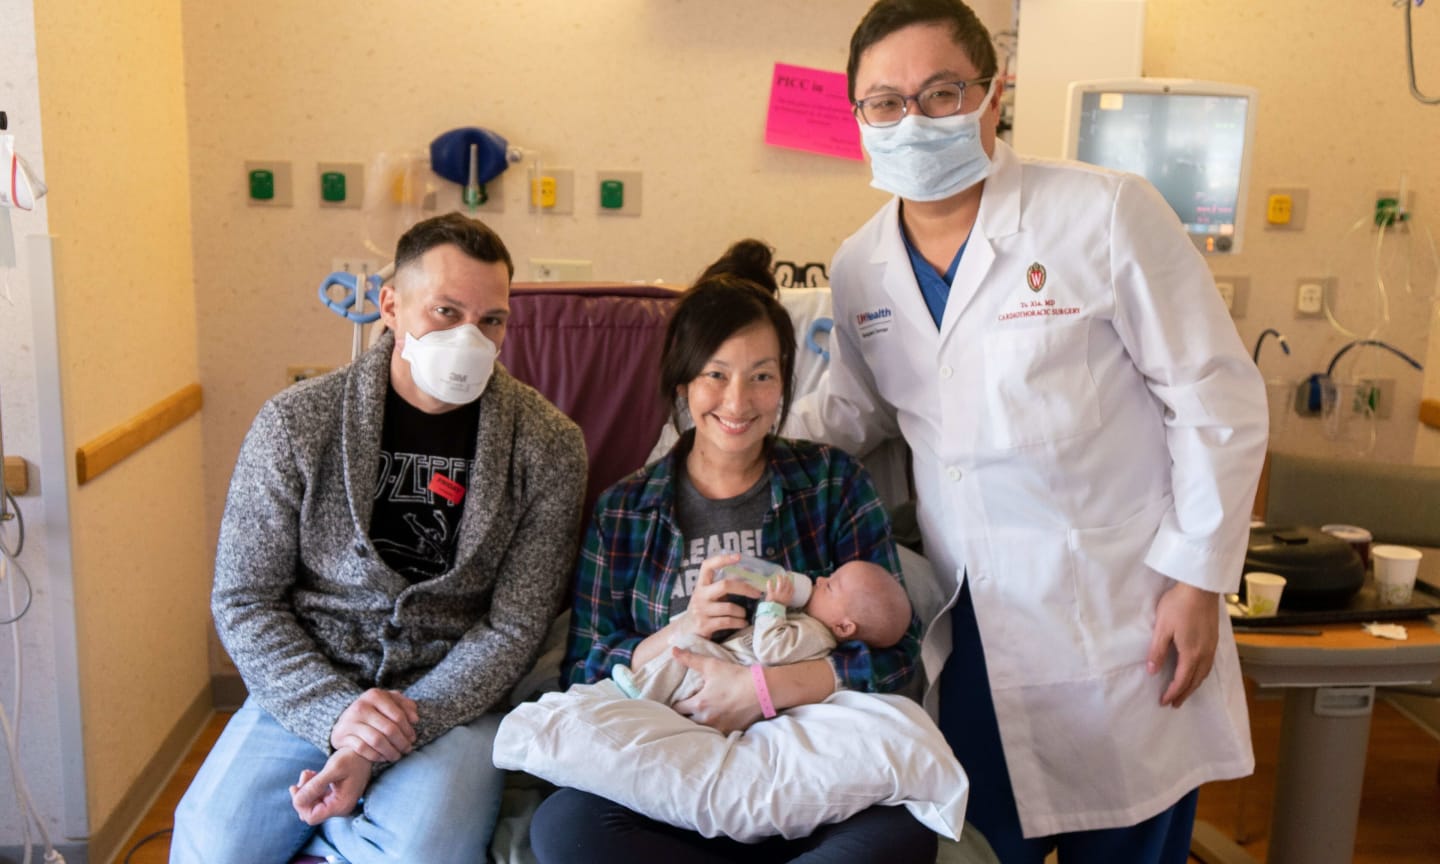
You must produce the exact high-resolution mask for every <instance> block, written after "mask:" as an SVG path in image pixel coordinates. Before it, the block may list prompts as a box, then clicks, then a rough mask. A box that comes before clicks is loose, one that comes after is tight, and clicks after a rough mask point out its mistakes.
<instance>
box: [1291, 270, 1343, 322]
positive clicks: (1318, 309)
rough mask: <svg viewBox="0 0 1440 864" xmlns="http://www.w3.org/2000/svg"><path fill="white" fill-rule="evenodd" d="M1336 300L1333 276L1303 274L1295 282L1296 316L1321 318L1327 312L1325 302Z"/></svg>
mask: <svg viewBox="0 0 1440 864" xmlns="http://www.w3.org/2000/svg"><path fill="white" fill-rule="evenodd" d="M1327 297H1328V298H1329V299H1328V301H1327ZM1334 300H1335V279H1334V277H1332V276H1302V277H1301V278H1300V279H1298V280H1296V282H1295V317H1296V318H1319V317H1321V316H1323V315H1324V314H1325V303H1326V302H1332V303H1333V302H1334Z"/></svg>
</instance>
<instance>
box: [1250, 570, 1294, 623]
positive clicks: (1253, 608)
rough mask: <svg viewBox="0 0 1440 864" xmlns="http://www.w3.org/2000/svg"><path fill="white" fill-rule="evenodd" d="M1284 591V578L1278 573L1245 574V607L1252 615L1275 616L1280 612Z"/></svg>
mask: <svg viewBox="0 0 1440 864" xmlns="http://www.w3.org/2000/svg"><path fill="white" fill-rule="evenodd" d="M1284 591H1285V577H1284V576H1281V575H1279V574H1277V573H1246V574H1245V606H1246V608H1247V609H1249V610H1250V614H1251V615H1254V616H1261V615H1274V614H1275V613H1276V612H1278V611H1280V595H1281V594H1282V593H1284Z"/></svg>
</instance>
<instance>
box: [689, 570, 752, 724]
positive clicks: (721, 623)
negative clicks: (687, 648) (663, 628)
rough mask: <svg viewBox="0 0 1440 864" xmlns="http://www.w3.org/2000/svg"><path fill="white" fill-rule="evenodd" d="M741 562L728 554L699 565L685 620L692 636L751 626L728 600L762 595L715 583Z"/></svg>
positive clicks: (742, 584)
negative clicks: (720, 573) (719, 572)
mask: <svg viewBox="0 0 1440 864" xmlns="http://www.w3.org/2000/svg"><path fill="white" fill-rule="evenodd" d="M739 560H740V555H739V554H738V553H735V552H725V553H722V554H720V555H712V556H711V557H709V558H706V559H705V560H704V561H702V562H700V578H699V579H697V580H696V582H695V590H694V591H693V592H691V594H690V605H689V606H688V607H687V608H686V610H685V611H686V612H687V613H689V614H687V615H686V616H685V618H684V619H682V620H685V621H686V622H687V629H688V630H689V631H690V632H691V633H694V634H695V635H696V636H703V637H704V638H706V639H709V638H710V637H711V636H714V635H715V634H716V633H718V632H720V631H721V630H738V629H740V628H741V627H744V626H745V625H746V624H747V623H748V622H747V621H746V620H745V609H744V607H742V606H740V605H739V604H738V603H732V602H731V601H729V600H727V599H726V597H727V595H730V594H743V595H745V596H746V597H754V598H757V599H758V598H759V597H760V596H761V595H762V594H763V592H762V591H761V590H760V589H759V588H756V587H755V586H754V585H751V584H750V583H749V582H746V581H744V580H741V579H726V580H722V581H719V582H717V581H715V573H716V571H717V570H719V569H720V568H721V567H724V566H726V565H729V564H734V563H735V562H737V561H739ZM706 725H709V724H706Z"/></svg>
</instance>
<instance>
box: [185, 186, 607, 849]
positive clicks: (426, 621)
mask: <svg viewBox="0 0 1440 864" xmlns="http://www.w3.org/2000/svg"><path fill="white" fill-rule="evenodd" d="M513 272H514V267H513V265H512V263H511V260H510V255H509V253H508V252H507V251H506V249H505V246H504V244H503V243H502V242H501V241H500V238H499V237H498V236H496V235H495V234H494V232H493V231H491V230H490V229H489V228H487V227H486V226H485V225H483V224H482V223H480V222H478V221H476V220H473V219H467V218H465V217H463V216H461V215H459V214H450V215H448V216H442V217H437V218H435V219H430V220H427V221H425V222H422V223H420V224H418V225H416V226H415V227H414V228H412V229H411V230H410V231H409V232H407V233H406V234H405V236H404V237H402V238H401V239H400V243H399V248H398V249H397V252H396V273H395V280H394V282H393V284H390V285H386V286H385V287H384V288H383V289H382V291H381V295H380V311H381V315H382V318H383V320H384V323H385V324H386V326H387V327H388V328H389V330H390V333H387V334H386V335H385V336H383V337H382V338H381V339H380V340H379V341H378V343H377V344H376V345H375V346H374V347H373V348H371V349H370V350H369V351H368V352H367V353H366V354H365V355H363V356H362V357H360V359H359V360H357V361H356V362H354V363H352V364H350V365H349V366H346V367H344V368H342V369H339V370H336V371H335V372H333V373H331V374H329V375H325V376H322V377H319V378H316V379H313V380H310V381H306V382H303V383H301V384H298V385H296V386H294V387H291V388H289V389H288V390H286V391H284V392H283V393H281V394H279V395H278V396H276V397H274V398H273V399H271V400H270V401H269V402H267V403H266V404H265V406H264V407H263V408H262V409H261V410H260V414H259V416H257V417H256V419H255V422H254V425H253V426H252V427H251V429H250V433H249V434H248V435H247V436H246V439H245V443H244V445H243V446H242V448H241V452H240V457H239V461H238V462H237V464H236V467H235V473H234V476H233V478H232V480H231V484H230V494H229V499H228V501H227V502H226V507H225V516H224V520H223V522H222V525H221V529H220V542H219V548H218V550H217V553H216V562H215V588H214V593H213V598H212V608H213V611H214V614H215V623H216V627H217V629H218V631H219V633H220V637H221V640H222V641H223V642H224V644H225V648H226V650H227V651H229V653H230V656H231V657H232V658H234V660H235V664H236V666H237V667H239V670H240V674H241V676H242V677H243V678H244V679H245V683H246V686H247V687H248V688H249V692H250V698H249V699H248V700H247V701H246V702H245V704H244V706H243V707H241V709H240V710H239V711H237V712H236V714H235V716H234V718H233V719H232V720H231V721H230V723H229V724H228V725H227V726H226V728H225V731H224V733H223V734H222V735H221V737H220V740H219V741H218V742H217V743H216V745H215V747H214V748H213V749H212V750H211V752H210V755H209V757H208V758H207V759H206V761H205V764H204V765H203V766H202V767H201V769H200V771H199V773H198V774H197V775H196V778H195V781H194V783H193V784H192V785H191V787H190V789H189V790H188V791H187V792H186V794H185V797H184V799H183V800H182V801H181V802H180V806H179V807H178V808H177V810H176V814H175V835H174V840H173V842H172V845H171V849H172V851H171V859H170V860H171V861H172V862H187V864H188V862H237V864H238V862H247V864H250V862H257V861H273V862H285V861H288V860H290V858H291V857H292V856H294V855H295V854H296V853H298V852H301V851H305V852H308V853H311V854H320V855H329V856H338V857H339V858H341V859H344V860H346V861H350V862H352V864H367V862H380V861H425V862H451V861H453V862H466V864H470V862H474V861H481V860H485V859H486V849H487V847H488V845H489V840H490V834H491V831H492V829H493V827H494V823H495V819H496V816H497V814H498V812H499V807H500V790H501V785H502V779H503V778H502V775H501V772H500V771H498V770H497V769H496V768H495V767H494V765H493V764H492V762H491V743H492V737H493V735H494V731H495V727H496V725H497V724H498V722H499V714H498V713H496V712H497V711H498V709H499V708H500V707H501V702H502V700H503V699H504V698H505V696H506V694H507V693H508V691H509V690H510V688H511V687H512V686H513V685H514V684H515V683H516V681H518V680H519V679H520V677H521V676H522V675H523V674H524V673H525V672H526V671H527V670H528V668H529V666H530V665H531V664H532V663H533V662H534V659H535V656H536V654H537V652H538V650H539V646H540V643H541V641H542V639H543V638H544V635H545V632H546V629H547V628H548V626H549V624H550V622H551V619H552V618H553V617H554V615H555V613H556V612H557V610H558V608H559V606H560V603H561V599H562V597H563V596H564V593H565V591H566V589H567V587H568V583H569V576H570V573H571V567H572V564H573V560H574V555H575V549H576V545H577V532H578V525H579V519H580V506H581V500H582V497H583V494H584V488H585V445H584V439H583V438H582V437H581V435H580V430H579V428H578V427H576V426H575V424H574V423H572V422H571V421H570V420H569V419H567V418H566V417H565V416H564V415H563V414H561V413H560V412H559V411H558V410H557V409H556V408H555V407H554V406H552V405H551V404H550V403H548V402H546V401H545V399H544V398H543V397H541V396H540V395H539V394H538V393H536V392H535V391H534V390H532V389H530V388H529V387H527V386H525V385H523V384H521V383H520V382H518V381H516V380H515V379H514V378H512V377H511V376H510V375H509V374H508V373H507V372H506V371H505V370H504V368H503V367H499V366H497V365H495V356H496V354H497V353H498V351H499V346H500V344H501V343H502V341H503V340H504V338H505V325H506V321H507V318H508V316H509V289H510V279H511V277H512V275H513ZM292 784H293V785H292ZM287 787H288V790H289V791H288V794H287ZM362 796H363V805H361V806H357V803H358V802H359V801H360V799H361V798H362ZM297 814H298V817H297Z"/></svg>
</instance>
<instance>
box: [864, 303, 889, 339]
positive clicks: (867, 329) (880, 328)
mask: <svg viewBox="0 0 1440 864" xmlns="http://www.w3.org/2000/svg"><path fill="white" fill-rule="evenodd" d="M894 317H895V313H894V312H891V311H890V307H889V306H880V307H877V308H875V309H871V310H870V311H869V312H860V313H858V314H856V316H855V329H856V330H857V331H858V332H859V333H860V338H861V339H869V338H870V337H871V336H878V335H880V334H881V333H885V332H887V331H889V329H890V321H891V319H893V318H894Z"/></svg>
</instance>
